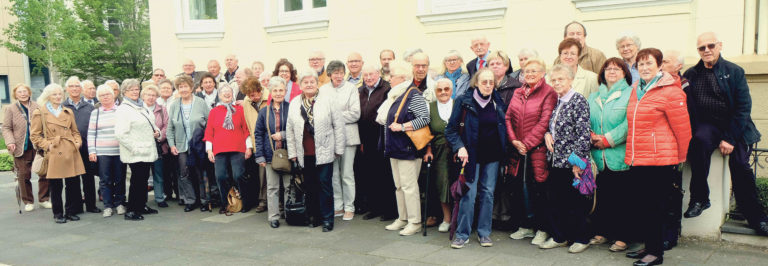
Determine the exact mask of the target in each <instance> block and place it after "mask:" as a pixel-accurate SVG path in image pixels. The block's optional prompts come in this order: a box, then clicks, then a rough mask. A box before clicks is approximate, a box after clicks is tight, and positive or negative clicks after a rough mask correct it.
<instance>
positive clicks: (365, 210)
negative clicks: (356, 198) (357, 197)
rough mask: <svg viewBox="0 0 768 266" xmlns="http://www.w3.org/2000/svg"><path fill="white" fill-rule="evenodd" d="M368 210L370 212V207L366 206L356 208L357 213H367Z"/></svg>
mask: <svg viewBox="0 0 768 266" xmlns="http://www.w3.org/2000/svg"><path fill="white" fill-rule="evenodd" d="M367 212H368V209H366V208H360V207H357V208H355V214H365V213H367Z"/></svg>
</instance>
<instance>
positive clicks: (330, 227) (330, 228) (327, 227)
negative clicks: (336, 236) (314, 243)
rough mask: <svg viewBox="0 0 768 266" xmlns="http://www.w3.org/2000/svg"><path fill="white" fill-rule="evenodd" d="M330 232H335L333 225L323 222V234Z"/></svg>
mask: <svg viewBox="0 0 768 266" xmlns="http://www.w3.org/2000/svg"><path fill="white" fill-rule="evenodd" d="M330 231H333V223H331V222H323V232H330Z"/></svg>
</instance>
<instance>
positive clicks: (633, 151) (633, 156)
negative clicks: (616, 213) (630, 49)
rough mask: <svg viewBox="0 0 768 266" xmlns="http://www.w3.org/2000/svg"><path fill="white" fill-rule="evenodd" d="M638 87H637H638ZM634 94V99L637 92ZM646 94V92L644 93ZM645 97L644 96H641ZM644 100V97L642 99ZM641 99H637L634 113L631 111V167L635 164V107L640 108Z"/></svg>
mask: <svg viewBox="0 0 768 266" xmlns="http://www.w3.org/2000/svg"><path fill="white" fill-rule="evenodd" d="M638 86H639V85H638ZM636 90H637V89H636ZM633 93H635V97H637V92H636V91H633ZM646 93H648V92H646ZM643 96H645V95H643ZM643 98H645V97H643ZM643 98H640V99H637V103H636V104H635V111H633V114H632V160H630V161H629V165H630V166H632V165H634V164H635V128H637V124H636V123H637V121H636V120H637V107H638V106H640V101H642V100H643Z"/></svg>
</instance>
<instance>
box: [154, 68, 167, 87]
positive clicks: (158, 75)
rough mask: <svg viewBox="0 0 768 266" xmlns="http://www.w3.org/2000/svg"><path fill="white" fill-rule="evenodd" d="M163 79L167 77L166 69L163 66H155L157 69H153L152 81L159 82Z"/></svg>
mask: <svg viewBox="0 0 768 266" xmlns="http://www.w3.org/2000/svg"><path fill="white" fill-rule="evenodd" d="M161 79H165V70H163V69H162V68H155V70H154V71H152V81H153V82H155V84H157V83H158V82H160V80H161Z"/></svg>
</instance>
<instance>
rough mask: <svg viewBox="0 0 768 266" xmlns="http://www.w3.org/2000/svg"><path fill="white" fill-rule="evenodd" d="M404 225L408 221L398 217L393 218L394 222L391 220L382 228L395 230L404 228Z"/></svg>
mask: <svg viewBox="0 0 768 266" xmlns="http://www.w3.org/2000/svg"><path fill="white" fill-rule="evenodd" d="M406 225H408V222H406V221H403V220H400V219H395V221H394V222H392V223H391V224H389V225H387V226H385V227H384V229H387V230H388V231H397V230H400V229H403V228H405V226H406Z"/></svg>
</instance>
